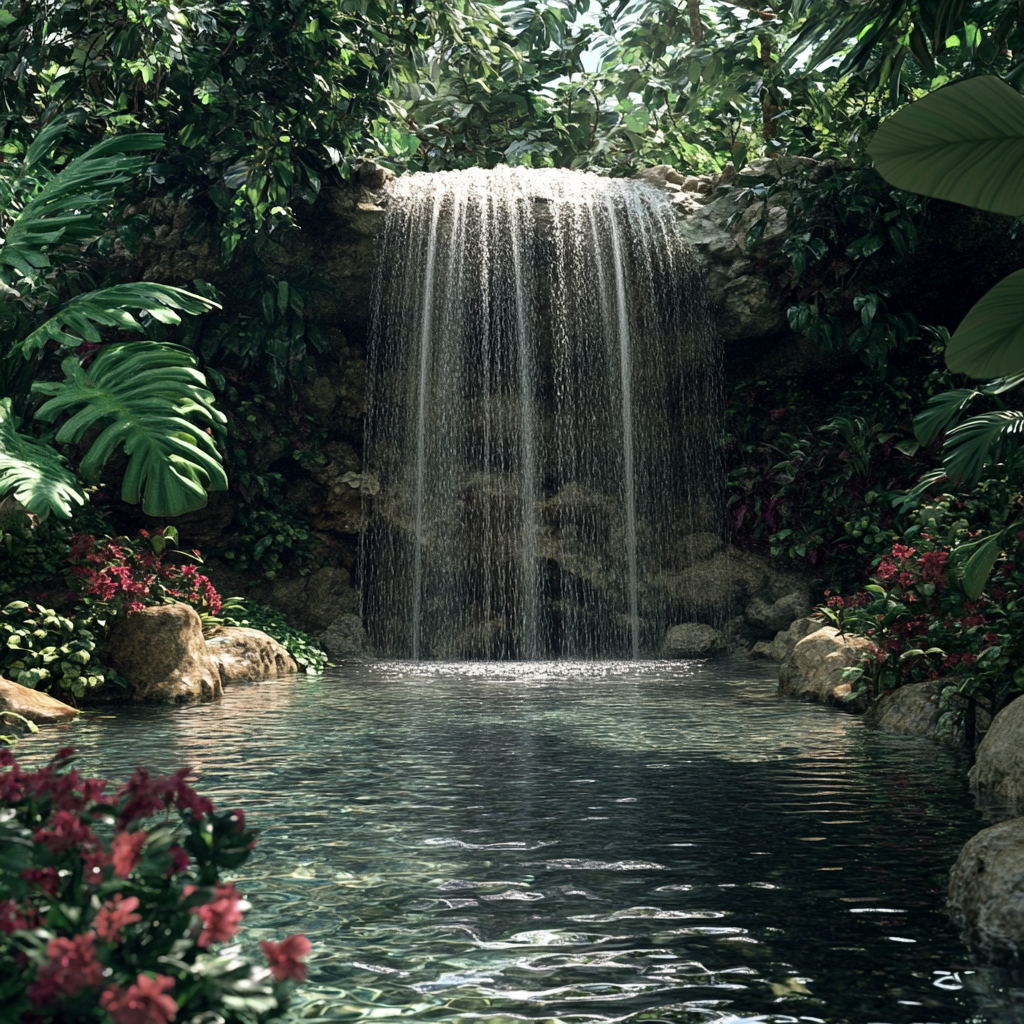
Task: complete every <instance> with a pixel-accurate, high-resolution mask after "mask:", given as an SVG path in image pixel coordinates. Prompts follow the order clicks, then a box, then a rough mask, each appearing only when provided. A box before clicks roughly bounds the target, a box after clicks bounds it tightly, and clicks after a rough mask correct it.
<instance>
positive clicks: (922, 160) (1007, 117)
mask: <svg viewBox="0 0 1024 1024" xmlns="http://www.w3.org/2000/svg"><path fill="white" fill-rule="evenodd" d="M868 153H869V154H870V155H871V158H872V159H873V160H874V162H875V167H876V168H877V169H878V171H879V173H880V174H881V175H882V176H883V177H884V178H885V180H886V181H888V182H889V183H890V184H892V185H895V186H896V187H897V188H902V189H906V190H907V191H908V192H920V193H921V194H922V195H926V196H934V197H935V198H937V199H948V200H950V201H951V202H954V203H963V204H964V205H965V206H974V207H977V208H978V209H981V210H992V211H993V212H995V213H1006V214H1009V215H1010V216H1012V217H1018V216H1020V215H1021V214H1024V175H1022V174H1021V167H1022V166H1024V97H1022V96H1021V95H1020V94H1019V93H1018V92H1017V91H1016V90H1015V89H1014V88H1012V87H1011V86H1009V85H1007V84H1006V83H1005V82H1003V81H1002V80H1001V79H999V78H995V77H993V76H984V77H981V78H972V79H969V80H967V81H965V82H958V83H957V84H956V85H951V86H948V87H946V88H945V89H939V90H938V91H937V92H933V93H931V94H929V95H928V96H925V97H923V98H922V99H920V100H918V101H917V102H916V103H912V104H909V105H907V106H905V107H903V108H902V109H901V110H899V111H898V112H897V113H896V114H894V115H893V116H892V117H890V118H889V119H888V120H887V121H885V122H884V123H883V124H882V126H881V127H880V128H879V129H878V131H877V132H876V133H875V137H874V139H872V141H871V143H870V145H869V146H868ZM1019 365H1021V364H1018V368H1019ZM989 376H992V374H989Z"/></svg>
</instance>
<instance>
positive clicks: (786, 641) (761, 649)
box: [750, 617, 825, 661]
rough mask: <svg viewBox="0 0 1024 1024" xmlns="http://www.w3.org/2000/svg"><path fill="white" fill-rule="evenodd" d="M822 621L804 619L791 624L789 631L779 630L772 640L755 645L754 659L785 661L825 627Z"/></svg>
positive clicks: (752, 653) (761, 641) (751, 653)
mask: <svg viewBox="0 0 1024 1024" xmlns="http://www.w3.org/2000/svg"><path fill="white" fill-rule="evenodd" d="M824 625H825V623H824V622H822V620H821V619H812V618H809V617H803V618H799V619H797V620H796V621H795V622H791V623H790V624H789V627H788V628H787V629H783V630H779V632H777V633H776V634H775V637H774V639H772V640H760V641H758V642H757V643H756V644H754V647H753V649H752V650H751V652H750V656H751V657H752V658H764V659H765V660H767V661H785V660H786V659H787V658H788V657H789V656H790V655H791V654H792V653H793V648H794V647H796V645H797V644H798V643H799V642H800V641H801V640H803V638H804V637H805V636H809V635H810V634H811V633H816V632H817V631H818V630H819V629H822V628H823V627H824Z"/></svg>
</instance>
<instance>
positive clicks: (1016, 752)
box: [969, 697, 1024, 816]
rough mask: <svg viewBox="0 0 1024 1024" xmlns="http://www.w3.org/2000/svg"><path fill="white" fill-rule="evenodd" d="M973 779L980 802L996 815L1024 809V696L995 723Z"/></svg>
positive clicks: (987, 738) (982, 750)
mask: <svg viewBox="0 0 1024 1024" xmlns="http://www.w3.org/2000/svg"><path fill="white" fill-rule="evenodd" d="M969 778H970V780H971V788H972V789H973V790H974V792H975V793H976V794H977V796H978V799H979V801H981V803H982V804H983V805H987V806H988V807H989V808H990V809H991V810H992V812H993V814H994V815H995V816H1005V815H1010V814H1020V813H1021V811H1022V810H1024V697H1018V698H1017V699H1016V700H1015V701H1014V702H1013V703H1012V704H1010V705H1009V706H1008V707H1005V708H1003V710H1002V711H1000V712H999V714H998V715H996V717H995V718H994V719H993V720H992V724H991V726H990V727H989V730H988V732H987V733H986V734H985V738H984V739H983V740H982V741H981V746H979V747H978V753H977V758H976V760H975V763H974V767H973V768H972V769H971V771H970V776H969Z"/></svg>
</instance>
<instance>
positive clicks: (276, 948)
mask: <svg viewBox="0 0 1024 1024" xmlns="http://www.w3.org/2000/svg"><path fill="white" fill-rule="evenodd" d="M312 948H313V946H312V944H311V943H310V941H309V939H307V938H306V936H305V935H289V936H288V938H287V939H285V940H284V941H283V942H270V941H268V940H266V939H265V940H264V941H262V942H261V943H260V949H262V950H263V955H264V956H265V957H266V958H267V966H268V967H269V968H270V973H271V974H272V975H273V976H274V980H275V981H285V980H287V979H288V978H293V979H294V980H295V981H305V980H306V965H305V964H304V963H302V962H301V961H302V958H303V957H305V956H309V951H310V950H311V949H312Z"/></svg>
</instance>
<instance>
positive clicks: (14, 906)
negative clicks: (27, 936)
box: [0, 900, 39, 935]
mask: <svg viewBox="0 0 1024 1024" xmlns="http://www.w3.org/2000/svg"><path fill="white" fill-rule="evenodd" d="M38 923H39V913H38V911H37V910H36V908H35V907H33V906H29V905H27V904H26V905H25V906H22V905H21V904H19V903H18V902H16V901H15V900H4V901H3V903H0V932H5V933H6V934H7V935H10V934H11V932H16V931H22V930H25V929H28V928H35V927H36V926H37V925H38Z"/></svg>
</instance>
